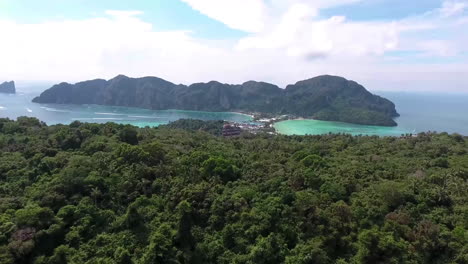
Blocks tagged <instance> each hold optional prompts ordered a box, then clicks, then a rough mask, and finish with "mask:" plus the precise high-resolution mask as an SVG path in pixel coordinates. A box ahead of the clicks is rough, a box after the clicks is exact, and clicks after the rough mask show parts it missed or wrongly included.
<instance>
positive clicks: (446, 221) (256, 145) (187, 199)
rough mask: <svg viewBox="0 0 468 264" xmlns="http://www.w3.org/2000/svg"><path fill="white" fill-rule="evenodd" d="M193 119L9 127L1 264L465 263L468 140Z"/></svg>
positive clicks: (0, 209)
mask: <svg viewBox="0 0 468 264" xmlns="http://www.w3.org/2000/svg"><path fill="white" fill-rule="evenodd" d="M185 122H186V123H183V122H182V123H180V124H183V125H184V126H188V127H189V128H190V127H192V128H193V129H192V130H183V129H177V128H174V127H167V126H166V127H160V128H135V127H132V126H126V125H118V124H113V123H108V124H85V123H79V122H74V123H72V124H70V125H56V126H46V125H45V124H43V123H41V122H39V121H38V120H37V119H34V118H24V117H22V118H18V120H17V121H11V120H8V119H0V263H1V264H10V263H36V264H43V263H80V264H81V263H340V264H344V263H468V232H467V230H468V194H467V190H468V154H467V153H468V145H467V138H464V137H462V136H460V135H448V134H446V133H442V134H432V133H424V134H419V135H418V136H417V137H406V138H397V137H384V138H379V137H368V136H357V137H353V136H349V135H323V136H271V135H256V136H254V135H249V134H244V135H242V136H241V137H237V138H223V137H219V136H215V135H212V134H210V133H207V132H204V131H199V129H197V128H198V125H194V126H191V125H190V124H189V122H188V123H187V121H185ZM214 133H216V132H214Z"/></svg>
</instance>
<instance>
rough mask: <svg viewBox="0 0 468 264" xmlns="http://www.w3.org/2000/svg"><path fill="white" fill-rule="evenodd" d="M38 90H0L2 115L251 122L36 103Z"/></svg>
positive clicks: (54, 120)
mask: <svg viewBox="0 0 468 264" xmlns="http://www.w3.org/2000/svg"><path fill="white" fill-rule="evenodd" d="M34 96H36V95H35V94H16V95H5V94H0V117H8V118H11V119H16V118H17V117H19V116H30V117H37V118H38V119H39V120H41V121H44V122H46V123H47V124H48V125H54V124H69V123H71V122H73V121H75V120H78V121H81V122H90V123H106V122H115V123H120V124H131V125H135V126H139V127H145V126H150V127H156V126H159V125H162V124H167V123H169V122H172V121H175V120H178V119H182V118H189V119H200V120H227V121H231V122H249V121H251V120H252V117H250V116H248V115H243V114H238V113H229V112H201V111H182V110H157V111H156V110H148V109H140V108H131V107H114V106H101V105H60V104H36V103H32V102H31V100H32V98H34Z"/></svg>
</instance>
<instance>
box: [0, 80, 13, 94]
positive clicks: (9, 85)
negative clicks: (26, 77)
mask: <svg viewBox="0 0 468 264" xmlns="http://www.w3.org/2000/svg"><path fill="white" fill-rule="evenodd" d="M0 93H7V94H14V93H16V87H15V82H14V81H11V82H4V83H2V84H0Z"/></svg>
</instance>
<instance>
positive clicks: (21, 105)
mask: <svg viewBox="0 0 468 264" xmlns="http://www.w3.org/2000/svg"><path fill="white" fill-rule="evenodd" d="M378 94H379V95H382V96H384V97H386V98H388V99H390V100H392V101H393V102H394V103H395V104H396V107H397V111H398V112H399V113H400V114H401V117H399V118H396V122H397V123H398V126H397V127H379V126H362V125H354V124H347V123H339V122H328V121H317V120H288V121H283V122H279V123H276V124H275V128H276V130H277V132H279V133H281V134H285V135H306V134H311V135H317V134H328V133H347V134H352V135H378V136H400V135H401V134H406V133H413V134H414V133H419V132H426V131H437V132H448V133H459V134H462V135H468V95H467V94H428V93H402V92H387V93H383V92H382V93H378ZM37 95H38V93H37V92H30V93H22V92H20V93H18V94H16V95H6V94H0V117H8V118H11V119H16V118H17V117H18V116H30V117H36V118H38V119H40V120H41V121H44V122H46V123H47V124H48V125H54V124H69V123H71V122H73V121H75V120H78V121H81V122H92V123H106V122H115V123H120V124H131V125H135V126H139V127H145V126H150V127H157V126H159V125H163V124H167V123H169V122H171V121H175V120H178V119H181V118H191V119H201V120H226V121H230V122H240V123H242V122H251V120H252V117H251V116H248V115H243V114H239V113H229V112H227V113H226V112H225V113H219V112H200V111H181V110H148V109H140V108H129V107H113V106H100V105H59V104H36V103H32V102H31V100H32V98H34V97H35V96H37Z"/></svg>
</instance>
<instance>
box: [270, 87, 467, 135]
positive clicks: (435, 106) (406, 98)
mask: <svg viewBox="0 0 468 264" xmlns="http://www.w3.org/2000/svg"><path fill="white" fill-rule="evenodd" d="M379 95H382V96H384V97H386V98H388V99H390V100H391V101H393V102H394V103H395V105H396V107H397V111H398V112H399V113H400V115H401V116H400V117H398V118H396V119H395V121H396V122H397V123H398V126H397V127H381V126H360V125H353V124H346V123H339V122H325V121H317V120H288V121H284V122H279V123H276V124H275V128H276V130H277V131H278V132H279V133H282V134H286V135H306V134H309V135H317V134H328V133H330V132H332V133H348V134H353V135H379V136H399V135H401V134H406V133H419V132H427V131H437V132H448V133H459V134H462V135H468V95H467V94H434V93H432V94H430V93H429V94H427V93H426V94H423V93H402V92H393V93H392V92H387V93H383V92H381V93H379Z"/></svg>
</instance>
